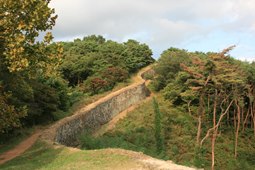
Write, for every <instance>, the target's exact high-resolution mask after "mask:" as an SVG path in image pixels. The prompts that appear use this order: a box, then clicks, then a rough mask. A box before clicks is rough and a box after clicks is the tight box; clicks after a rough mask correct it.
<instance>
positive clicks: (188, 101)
mask: <svg viewBox="0 0 255 170" xmlns="http://www.w3.org/2000/svg"><path fill="white" fill-rule="evenodd" d="M190 103H191V100H190V101H188V111H189V115H190V116H192V114H191V109H190Z"/></svg>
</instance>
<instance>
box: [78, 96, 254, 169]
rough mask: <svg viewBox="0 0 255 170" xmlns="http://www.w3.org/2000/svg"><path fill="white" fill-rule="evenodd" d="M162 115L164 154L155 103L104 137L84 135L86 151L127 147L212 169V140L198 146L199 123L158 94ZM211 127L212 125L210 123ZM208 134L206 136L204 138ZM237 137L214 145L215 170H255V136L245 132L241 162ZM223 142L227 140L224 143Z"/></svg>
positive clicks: (136, 112)
mask: <svg viewBox="0 0 255 170" xmlns="http://www.w3.org/2000/svg"><path fill="white" fill-rule="evenodd" d="M157 100H158V102H159V105H160V111H161V112H162V126H163V130H162V135H163V138H164V151H163V152H161V153H157V151H156V143H155V137H154V132H155V128H154V110H153V105H152V100H151V101H148V102H147V103H145V104H144V105H141V106H140V107H139V108H137V109H136V110H134V111H132V112H130V113H129V114H128V116H127V117H126V118H125V119H123V120H121V121H120V122H118V124H117V125H116V127H115V128H114V129H113V130H112V131H110V132H107V133H106V134H104V135H103V136H101V137H97V138H94V137H92V136H88V134H84V135H83V136H82V137H81V140H82V141H83V148H84V149H96V148H108V147H113V148H124V149H131V150H135V151H141V152H143V153H145V154H148V155H151V156H153V157H156V158H162V159H170V160H173V161H174V162H176V163H179V164H183V165H188V166H192V165H193V166H196V167H199V168H205V169H210V162H211V157H210V144H211V142H210V139H208V140H207V141H206V143H205V145H204V146H203V147H202V148H201V149H199V148H197V147H196V144H195V143H196V128H197V123H196V120H194V119H193V118H192V117H191V116H190V115H189V114H188V113H187V112H186V110H185V109H183V108H174V107H173V106H172V105H171V104H169V102H167V101H165V100H164V99H163V97H162V95H160V94H158V95H157ZM208 126H209V124H208ZM204 135H205V133H203V136H204ZM233 138H234V134H231V133H227V134H225V133H224V134H223V133H222V134H220V136H219V137H218V139H217V143H216V146H215V150H216V151H215V152H216V160H215V161H216V167H215V168H216V169H226V170H228V169H229V170H233V169H236V170H238V169H247V170H249V169H251V170H252V169H254V167H255V161H254V159H253V158H254V156H255V143H254V142H253V141H254V138H253V136H252V133H249V132H244V133H242V134H241V136H240V139H239V149H238V151H239V155H238V159H235V158H234V142H233ZM223 139H224V140H223Z"/></svg>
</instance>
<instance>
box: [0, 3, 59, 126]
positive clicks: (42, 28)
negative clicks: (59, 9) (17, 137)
mask: <svg viewBox="0 0 255 170" xmlns="http://www.w3.org/2000/svg"><path fill="white" fill-rule="evenodd" d="M49 2H50V0H36V1H34V0H33V1H31V0H0V8H1V9H0V10H1V14H0V49H1V52H0V81H1V82H2V90H1V93H0V98H1V100H2V104H3V108H6V109H5V110H6V111H3V110H2V111H3V112H2V113H1V114H2V115H1V119H2V118H4V117H7V115H8V114H9V116H8V117H9V119H10V120H11V121H10V120H9V121H8V120H6V121H5V124H4V126H3V127H2V129H6V130H9V129H11V128H10V127H18V126H20V123H19V119H20V118H21V117H24V116H25V115H26V113H25V110H24V109H23V110H22V108H25V107H26V101H28V99H29V98H30V97H28V98H24V96H23V95H17V94H15V93H13V90H16V91H23V90H28V91H29V93H28V94H29V95H31V96H32V98H33V95H34V93H33V88H32V87H31V86H30V84H29V79H36V78H37V77H38V76H45V77H46V76H48V75H47V74H53V70H55V69H56V66H58V63H59V61H60V58H61V53H62V48H61V46H60V45H58V44H50V43H51V40H52V39H53V36H52V35H51V33H50V32H46V31H47V30H49V29H51V28H52V27H53V26H54V24H55V20H56V18H57V15H54V9H50V8H49V7H48V4H49ZM41 32H45V36H44V39H43V40H41V41H38V40H37V38H38V36H39V33H41ZM17 81H19V82H22V85H20V84H16V82H17ZM12 85H13V86H15V85H16V87H18V88H16V89H15V88H13V87H11V86H12ZM7 94H8V95H7ZM6 95H7V96H8V97H7V96H6ZM24 95H27V94H26V93H24ZM14 125H15V126H14Z"/></svg>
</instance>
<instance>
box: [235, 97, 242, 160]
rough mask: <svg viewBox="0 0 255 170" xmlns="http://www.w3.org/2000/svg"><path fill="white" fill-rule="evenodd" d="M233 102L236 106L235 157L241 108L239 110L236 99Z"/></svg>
mask: <svg viewBox="0 0 255 170" xmlns="http://www.w3.org/2000/svg"><path fill="white" fill-rule="evenodd" d="M235 104H236V107H237V111H236V114H237V125H236V134H235V158H237V145H238V134H239V129H240V115H241V110H240V106H239V104H238V102H237V100H235Z"/></svg>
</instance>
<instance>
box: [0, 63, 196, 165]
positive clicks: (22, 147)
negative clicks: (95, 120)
mask: <svg viewBox="0 0 255 170" xmlns="http://www.w3.org/2000/svg"><path fill="white" fill-rule="evenodd" d="M150 69H151V66H149V67H146V68H144V69H142V70H141V71H140V72H139V73H138V74H137V76H135V77H133V78H132V80H133V84H132V85H130V86H128V87H124V88H123V89H120V90H118V91H115V92H112V93H110V94H109V95H107V96H105V97H103V98H101V99H99V100H98V101H96V102H94V103H92V104H90V105H88V106H86V107H85V108H82V109H81V110H79V111H77V113H75V114H80V113H81V112H83V111H84V110H88V109H93V108H95V107H96V106H98V105H99V104H102V103H104V102H106V101H107V100H109V99H112V97H114V96H118V95H121V93H126V90H127V89H129V88H133V87H135V86H136V85H137V84H141V83H144V84H145V83H146V84H147V83H148V82H145V80H144V79H143V78H142V77H143V74H144V73H145V72H147V71H149V70H150ZM152 96H153V94H150V96H147V97H145V98H144V99H143V100H142V101H146V100H149V99H150V98H151V97H152ZM138 105H139V103H138ZM136 107H137V104H135V105H133V104H132V105H130V106H129V107H127V108H126V109H124V110H121V111H120V112H119V113H118V114H116V115H114V117H113V118H111V120H110V121H109V123H108V124H106V129H104V130H102V131H99V132H98V135H100V134H103V133H104V132H106V131H107V130H109V129H112V128H114V126H115V124H116V123H117V122H118V120H120V119H122V118H123V117H125V116H126V114H127V113H128V112H130V111H131V110H133V109H135V108H136ZM75 114H74V116H73V117H75ZM65 119H67V120H61V121H60V122H56V123H55V124H54V125H53V126H51V129H50V131H49V129H48V130H46V131H44V132H41V131H37V132H36V133H35V134H33V135H32V136H31V137H29V138H27V139H26V140H24V141H23V142H21V143H20V144H19V145H17V146H16V147H15V148H13V149H12V150H10V151H7V152H5V153H4V154H2V155H0V164H3V163H5V162H7V161H9V160H11V159H13V158H15V157H17V156H19V155H21V154H22V153H23V152H24V151H26V150H27V149H28V148H30V147H31V146H32V145H33V144H34V143H35V142H36V140H37V139H38V137H39V136H41V138H40V139H42V140H45V139H46V140H47V139H50V140H51V142H50V143H52V142H53V143H55V139H56V132H57V128H59V127H61V125H63V124H64V123H66V122H67V121H70V120H72V118H65ZM54 128H55V129H54ZM49 132H50V133H49ZM48 135H49V136H48ZM56 146H59V147H64V148H67V149H69V150H70V151H72V152H83V151H82V150H80V149H77V148H72V147H65V146H63V145H56ZM91 152H102V153H104V154H105V155H109V156H111V155H112V154H117V155H124V156H127V157H129V158H130V159H131V160H132V161H131V162H129V163H127V164H123V166H121V169H128V170H129V169H133V170H137V169H139V170H194V168H190V167H185V166H181V165H177V164H174V163H173V162H172V161H163V160H159V159H155V158H152V157H150V156H147V155H145V154H143V153H140V152H134V151H128V150H124V149H103V150H95V151H91ZM95 159H96V158H95ZM95 166H96V165H95ZM116 168H117V167H115V166H114V165H113V166H112V167H109V169H111V170H112V169H116ZM64 169H65V168H64ZM67 169H68V168H67ZM94 169H96V167H95V168H94ZM118 169H119V167H118ZM121 169H120V170H121Z"/></svg>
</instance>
